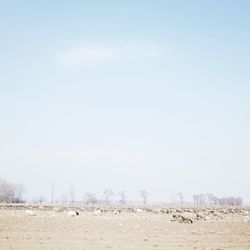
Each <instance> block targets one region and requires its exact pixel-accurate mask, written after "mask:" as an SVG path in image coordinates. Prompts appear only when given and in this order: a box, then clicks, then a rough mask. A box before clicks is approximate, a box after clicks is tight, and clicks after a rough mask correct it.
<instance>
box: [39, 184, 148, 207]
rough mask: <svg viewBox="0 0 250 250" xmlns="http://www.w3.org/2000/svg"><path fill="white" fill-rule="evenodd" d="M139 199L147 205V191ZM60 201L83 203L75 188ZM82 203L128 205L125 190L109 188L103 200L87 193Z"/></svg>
mask: <svg viewBox="0 0 250 250" xmlns="http://www.w3.org/2000/svg"><path fill="white" fill-rule="evenodd" d="M114 196H118V199H116V200H114ZM139 197H140V200H141V203H142V204H143V205H146V204H147V202H148V192H147V191H146V190H141V191H140V193H139ZM36 200H37V201H39V199H36ZM60 201H61V202H62V203H76V202H81V201H77V199H76V194H75V190H74V188H73V187H70V189H69V193H68V195H67V194H63V195H62V196H61V200H60ZM82 201H83V202H84V203H86V204H87V205H90V204H91V205H93V204H97V203H99V204H100V203H102V204H111V203H119V204H122V205H125V204H126V203H127V195H126V192H125V191H124V190H121V191H119V192H117V193H115V192H114V191H113V190H112V189H110V188H107V189H105V190H104V192H103V197H102V198H100V199H99V198H97V196H96V195H95V194H94V193H92V192H86V193H85V194H84V196H83V198H82Z"/></svg>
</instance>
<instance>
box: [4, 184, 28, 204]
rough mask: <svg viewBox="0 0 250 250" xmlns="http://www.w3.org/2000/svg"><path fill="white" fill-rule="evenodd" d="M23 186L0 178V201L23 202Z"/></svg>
mask: <svg viewBox="0 0 250 250" xmlns="http://www.w3.org/2000/svg"><path fill="white" fill-rule="evenodd" d="M23 195H24V187H23V186H22V185H21V184H18V183H11V182H7V181H6V180H2V179H0V202H4V203H23V202H25V201H24V199H23Z"/></svg>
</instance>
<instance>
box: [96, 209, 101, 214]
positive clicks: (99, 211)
mask: <svg viewBox="0 0 250 250" xmlns="http://www.w3.org/2000/svg"><path fill="white" fill-rule="evenodd" d="M94 215H102V210H101V209H98V210H95V211H94Z"/></svg>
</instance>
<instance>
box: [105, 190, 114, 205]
mask: <svg viewBox="0 0 250 250" xmlns="http://www.w3.org/2000/svg"><path fill="white" fill-rule="evenodd" d="M112 196H114V192H113V191H112V189H110V188H108V189H105V190H104V198H105V202H106V203H107V204H110V203H111V197H112Z"/></svg>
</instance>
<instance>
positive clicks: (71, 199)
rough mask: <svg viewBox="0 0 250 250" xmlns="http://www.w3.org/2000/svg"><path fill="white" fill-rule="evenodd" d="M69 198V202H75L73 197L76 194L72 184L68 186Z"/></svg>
mask: <svg viewBox="0 0 250 250" xmlns="http://www.w3.org/2000/svg"><path fill="white" fill-rule="evenodd" d="M69 198H70V202H71V203H74V202H75V198H76V194H75V189H74V187H73V186H71V187H70V188H69Z"/></svg>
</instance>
